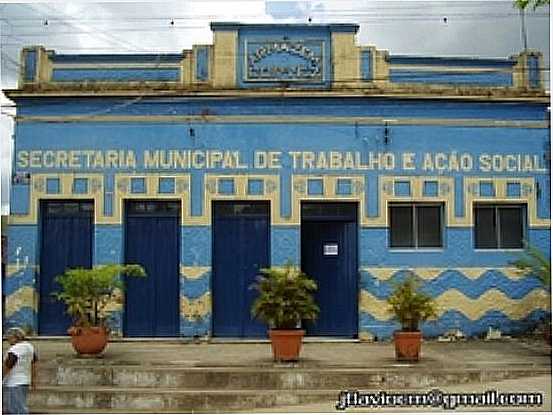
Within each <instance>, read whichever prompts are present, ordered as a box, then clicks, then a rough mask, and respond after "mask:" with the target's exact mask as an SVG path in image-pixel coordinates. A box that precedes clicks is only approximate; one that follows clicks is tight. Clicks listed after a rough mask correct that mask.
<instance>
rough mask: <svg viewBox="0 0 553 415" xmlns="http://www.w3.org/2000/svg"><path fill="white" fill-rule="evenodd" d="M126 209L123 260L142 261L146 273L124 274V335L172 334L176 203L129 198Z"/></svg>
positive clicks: (176, 267) (176, 297)
mask: <svg viewBox="0 0 553 415" xmlns="http://www.w3.org/2000/svg"><path fill="white" fill-rule="evenodd" d="M125 211H126V218H125V263H127V264H140V265H142V266H143V267H144V269H145V271H146V274H147V276H146V278H136V277H135V278H133V277H127V278H126V281H125V285H126V294H125V314H124V319H123V330H124V334H125V336H128V337H174V336H177V335H178V333H179V315H180V313H179V297H180V296H179V263H180V259H179V258H180V248H179V247H180V203H178V202H167V201H132V202H128V203H127V205H126V209H125Z"/></svg>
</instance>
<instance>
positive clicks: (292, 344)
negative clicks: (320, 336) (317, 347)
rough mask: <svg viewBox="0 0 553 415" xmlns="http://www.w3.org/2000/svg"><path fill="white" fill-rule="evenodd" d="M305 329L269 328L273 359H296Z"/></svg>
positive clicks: (286, 360)
mask: <svg viewBox="0 0 553 415" xmlns="http://www.w3.org/2000/svg"><path fill="white" fill-rule="evenodd" d="M304 335H305V330H300V329H295V330H269V337H270V339H271V347H272V349H273V358H274V360H275V361H284V362H288V361H296V360H298V357H299V355H300V350H301V344H302V339H303V336H304Z"/></svg>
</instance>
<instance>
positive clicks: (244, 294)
mask: <svg viewBox="0 0 553 415" xmlns="http://www.w3.org/2000/svg"><path fill="white" fill-rule="evenodd" d="M268 266H269V205H268V204H267V203H245V202H217V203H214V207H213V287H212V288H213V334H214V336H221V337H264V336H266V332H267V327H266V325H265V324H263V323H261V322H259V321H257V320H254V319H253V318H252V317H251V313H250V309H251V305H252V303H253V301H254V299H255V297H256V295H257V293H256V291H255V290H252V289H250V286H251V284H253V283H254V281H255V277H256V276H257V275H259V269H261V268H266V267H268Z"/></svg>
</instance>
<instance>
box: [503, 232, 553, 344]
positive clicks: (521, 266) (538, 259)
mask: <svg viewBox="0 0 553 415" xmlns="http://www.w3.org/2000/svg"><path fill="white" fill-rule="evenodd" d="M524 248H525V250H524V253H523V254H521V255H520V257H519V259H518V260H516V261H513V262H511V265H514V266H515V267H516V268H518V270H519V272H520V273H521V274H522V275H524V276H531V277H537V278H538V279H539V280H540V281H541V283H542V284H543V286H544V288H545V289H546V290H547V292H548V293H549V295H551V260H550V259H549V258H548V257H546V256H545V255H544V254H543V253H542V252H541V251H540V250H539V249H537V248H535V247H533V246H531V245H529V244H528V243H527V242H524ZM544 326H545V327H544V332H543V333H544V338H545V341H546V342H547V343H549V344H551V315H549V316H547V317H546V318H545V321H544Z"/></svg>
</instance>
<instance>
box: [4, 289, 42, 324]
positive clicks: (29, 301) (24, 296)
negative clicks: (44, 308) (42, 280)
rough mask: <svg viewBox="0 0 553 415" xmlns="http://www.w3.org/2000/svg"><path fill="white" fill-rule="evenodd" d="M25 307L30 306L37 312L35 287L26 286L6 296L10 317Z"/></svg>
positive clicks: (6, 309)
mask: <svg viewBox="0 0 553 415" xmlns="http://www.w3.org/2000/svg"><path fill="white" fill-rule="evenodd" d="M24 307H28V308H30V309H31V310H33V311H34V312H36V310H37V304H36V301H35V290H34V288H33V287H29V286H24V287H21V288H19V289H18V290H17V291H15V292H14V293H12V294H11V295H8V296H6V303H5V313H6V317H10V316H11V315H13V314H15V313H16V312H18V311H19V310H20V309H22V308H24Z"/></svg>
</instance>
